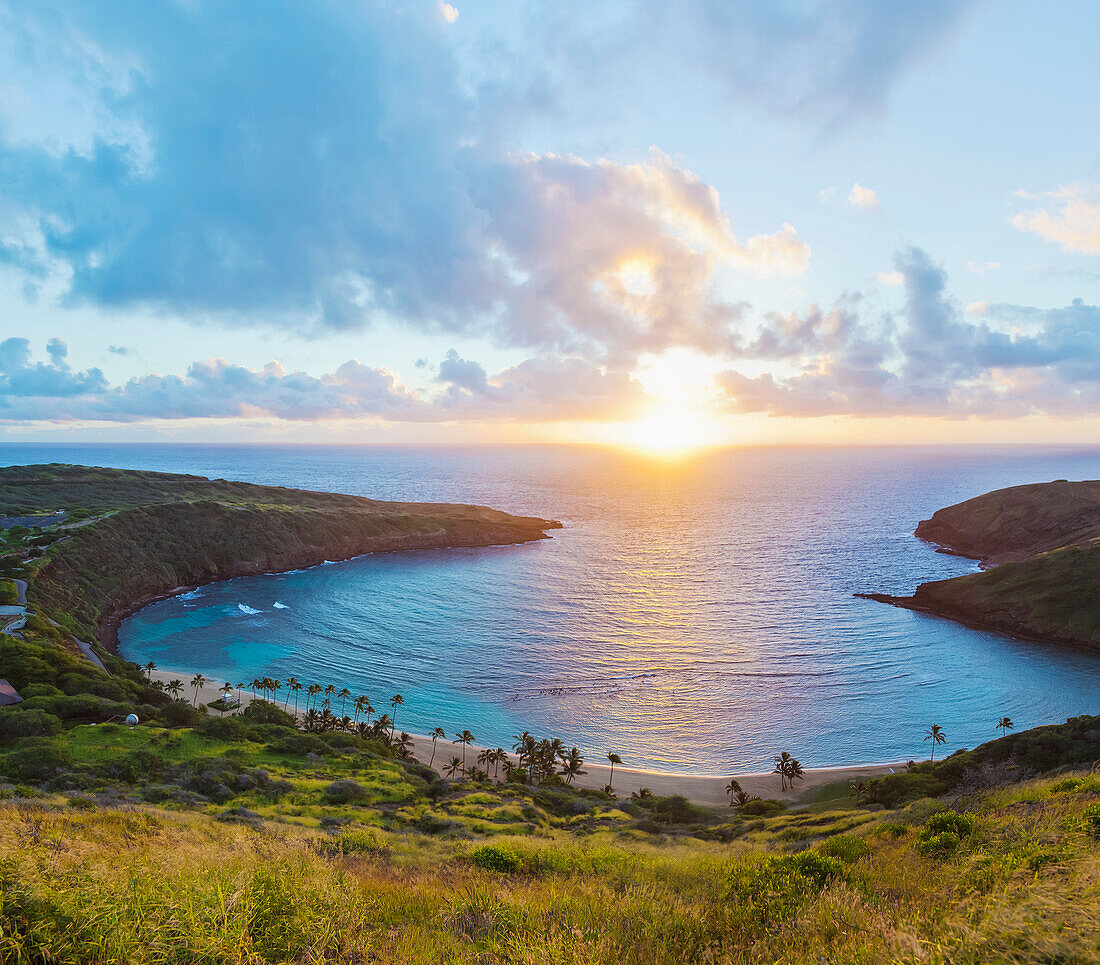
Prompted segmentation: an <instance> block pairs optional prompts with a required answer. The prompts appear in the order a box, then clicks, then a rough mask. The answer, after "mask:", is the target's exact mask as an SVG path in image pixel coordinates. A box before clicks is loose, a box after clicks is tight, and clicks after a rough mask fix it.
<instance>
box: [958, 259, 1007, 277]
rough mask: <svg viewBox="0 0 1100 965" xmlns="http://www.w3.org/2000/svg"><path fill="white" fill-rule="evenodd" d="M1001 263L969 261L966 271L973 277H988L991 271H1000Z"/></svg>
mask: <svg viewBox="0 0 1100 965" xmlns="http://www.w3.org/2000/svg"><path fill="white" fill-rule="evenodd" d="M1000 267H1001V263H1000V262H999V261H968V262H967V263H966V270H967V271H969V272H970V273H971V274H973V275H986V274H988V273H989V272H991V271H999V270H1000Z"/></svg>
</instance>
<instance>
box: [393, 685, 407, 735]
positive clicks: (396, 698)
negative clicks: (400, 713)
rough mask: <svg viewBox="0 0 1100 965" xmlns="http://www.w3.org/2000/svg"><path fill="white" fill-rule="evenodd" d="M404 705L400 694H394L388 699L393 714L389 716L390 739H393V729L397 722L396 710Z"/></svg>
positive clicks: (403, 699)
mask: <svg viewBox="0 0 1100 965" xmlns="http://www.w3.org/2000/svg"><path fill="white" fill-rule="evenodd" d="M404 703H405V698H404V697H402V696H401V695H400V694H394V695H393V696H392V697H391V698H390V706H391V707H392V708H393V713H392V714H391V715H390V721H391V724H390V739H391V740H392V739H393V728H394V726H396V721H397V708H398V707H400V706H401V705H402V704H404Z"/></svg>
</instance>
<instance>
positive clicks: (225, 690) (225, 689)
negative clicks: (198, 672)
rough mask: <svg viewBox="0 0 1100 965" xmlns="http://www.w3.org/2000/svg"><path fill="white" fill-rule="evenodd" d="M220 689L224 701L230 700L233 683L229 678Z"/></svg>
mask: <svg viewBox="0 0 1100 965" xmlns="http://www.w3.org/2000/svg"><path fill="white" fill-rule="evenodd" d="M218 689H219V690H220V691H221V695H222V700H223V701H225V700H228V699H229V695H230V694H231V693H233V685H232V684H231V683H230V682H229V681H228V680H227V681H226V682H225V683H224V684H222V685H221V687H220V688H218Z"/></svg>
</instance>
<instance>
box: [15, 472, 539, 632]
mask: <svg viewBox="0 0 1100 965" xmlns="http://www.w3.org/2000/svg"><path fill="white" fill-rule="evenodd" d="M59 510H60V511H64V512H65V513H66V514H67V516H66V518H67V519H69V520H74V519H76V520H80V522H79V523H75V524H74V523H72V522H68V523H64V524H62V525H61V526H60V527H57V528H54V529H51V530H49V531H47V533H45V534H44V535H43V536H32V537H28V538H27V540H26V541H25V542H26V546H24V547H22V548H20V547H11V548H10V553H9V558H8V560H7V564H8V567H9V569H10V568H11V567H12V566H13V565H14V562H16V556H17V555H21V556H22V557H24V558H29V560H30V561H29V562H23V563H19V566H20V567H22V569H23V570H25V571H26V572H25V573H22V574H21V572H16V571H15V570H14V569H12V572H11V573H10V574H7V573H6V571H5V573H4V575H27V576H30V583H31V586H30V591H29V594H30V596H29V598H30V601H31V602H32V604H34V605H36V606H37V607H39V608H40V609H42V610H43V611H44V612H45V613H46V614H47V615H49V616H50V617H51V618H52V619H54V620H56V621H57V622H58V623H60V624H61V625H62V626H64V627H66V628H68V629H70V630H72V631H73V632H75V633H78V634H83V635H95V634H99V635H100V637H101V639H103V640H104V641H105V642H108V643H110V642H112V640H113V632H114V628H115V626H116V625H117V621H118V619H119V618H120V616H121V615H122V614H124V613H125V612H127V611H128V610H129V609H131V608H133V607H135V606H140V605H142V604H144V603H147V602H149V601H150V600H152V599H155V598H156V597H158V596H161V595H164V594H166V593H170V592H172V591H173V590H175V589H177V588H179V587H181V586H187V585H193V584H198V583H204V582H210V581H212V580H220V579H228V578H230V577H234V576H243V575H251V574H256V573H263V572H269V571H277V570H287V569H295V568H299V567H304V566H313V565H316V564H318V563H321V562H322V561H324V560H341V559H347V558H349V557H351V556H356V555H359V554H362V553H370V552H384V551H389V550H400V549H427V548H440V547H456V546H488V545H496V544H507V543H523V542H527V541H530V540H537V539H543V538H545V537H546V530H547V529H551V528H556V527H559V526H560V525H561V524H560V523H557V522H554V521H551V520H544V519H536V518H533V517H523V516H511V515H509V514H508V513H502V512H499V511H496V510H492V509H487V508H485V507H482V506H467V505H457V504H454V505H453V504H447V503H397V502H380V501H378V500H372V499H363V498H361V497H358V496H345V495H339V494H335V493H315V492H307V491H303V490H297V489H283V488H279V487H273V486H256V485H251V484H248V483H233V482H226V481H224V480H207V479H203V478H201V477H197V476H181V475H170V474H167V473H153V472H137V471H132V470H121V469H100V468H88V467H83V466H60V465H50V466H20V467H13V468H8V469H0V514H3V515H7V516H20V515H26V514H32V513H56V512H57V511H59ZM35 541H39V542H45V543H47V544H48V545H45V546H44V547H42V548H41V550H40V549H39V547H38V546H36V545H32V544H34V543H35ZM20 550H21V553H20ZM38 552H42V553H43V555H42V556H40V557H37V558H35V556H36V554H37V553H38Z"/></svg>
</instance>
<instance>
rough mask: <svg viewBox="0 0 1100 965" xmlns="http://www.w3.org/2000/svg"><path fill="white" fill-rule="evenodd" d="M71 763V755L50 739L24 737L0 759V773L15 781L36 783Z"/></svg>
mask: <svg viewBox="0 0 1100 965" xmlns="http://www.w3.org/2000/svg"><path fill="white" fill-rule="evenodd" d="M72 763H73V758H72V755H71V754H70V753H69V752H68V751H67V750H65V748H63V747H60V746H59V745H57V744H56V743H54V741H52V740H51V739H50V738H48V737H24V738H23V739H22V740H21V741H20V742H19V743H18V744H17V745H16V746H15V748H13V749H12V750H10V751H8V753H7V754H6V755H5V756H4V757H3V759H0V771H2V772H3V773H4V774H5V775H7V776H8V777H10V778H13V779H14V780H16V781H36V780H45V779H46V778H48V777H52V776H53V775H54V773H55V772H56V771H57V770H58V769H59V768H63V767H68V766H69V765H71V764H72Z"/></svg>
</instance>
